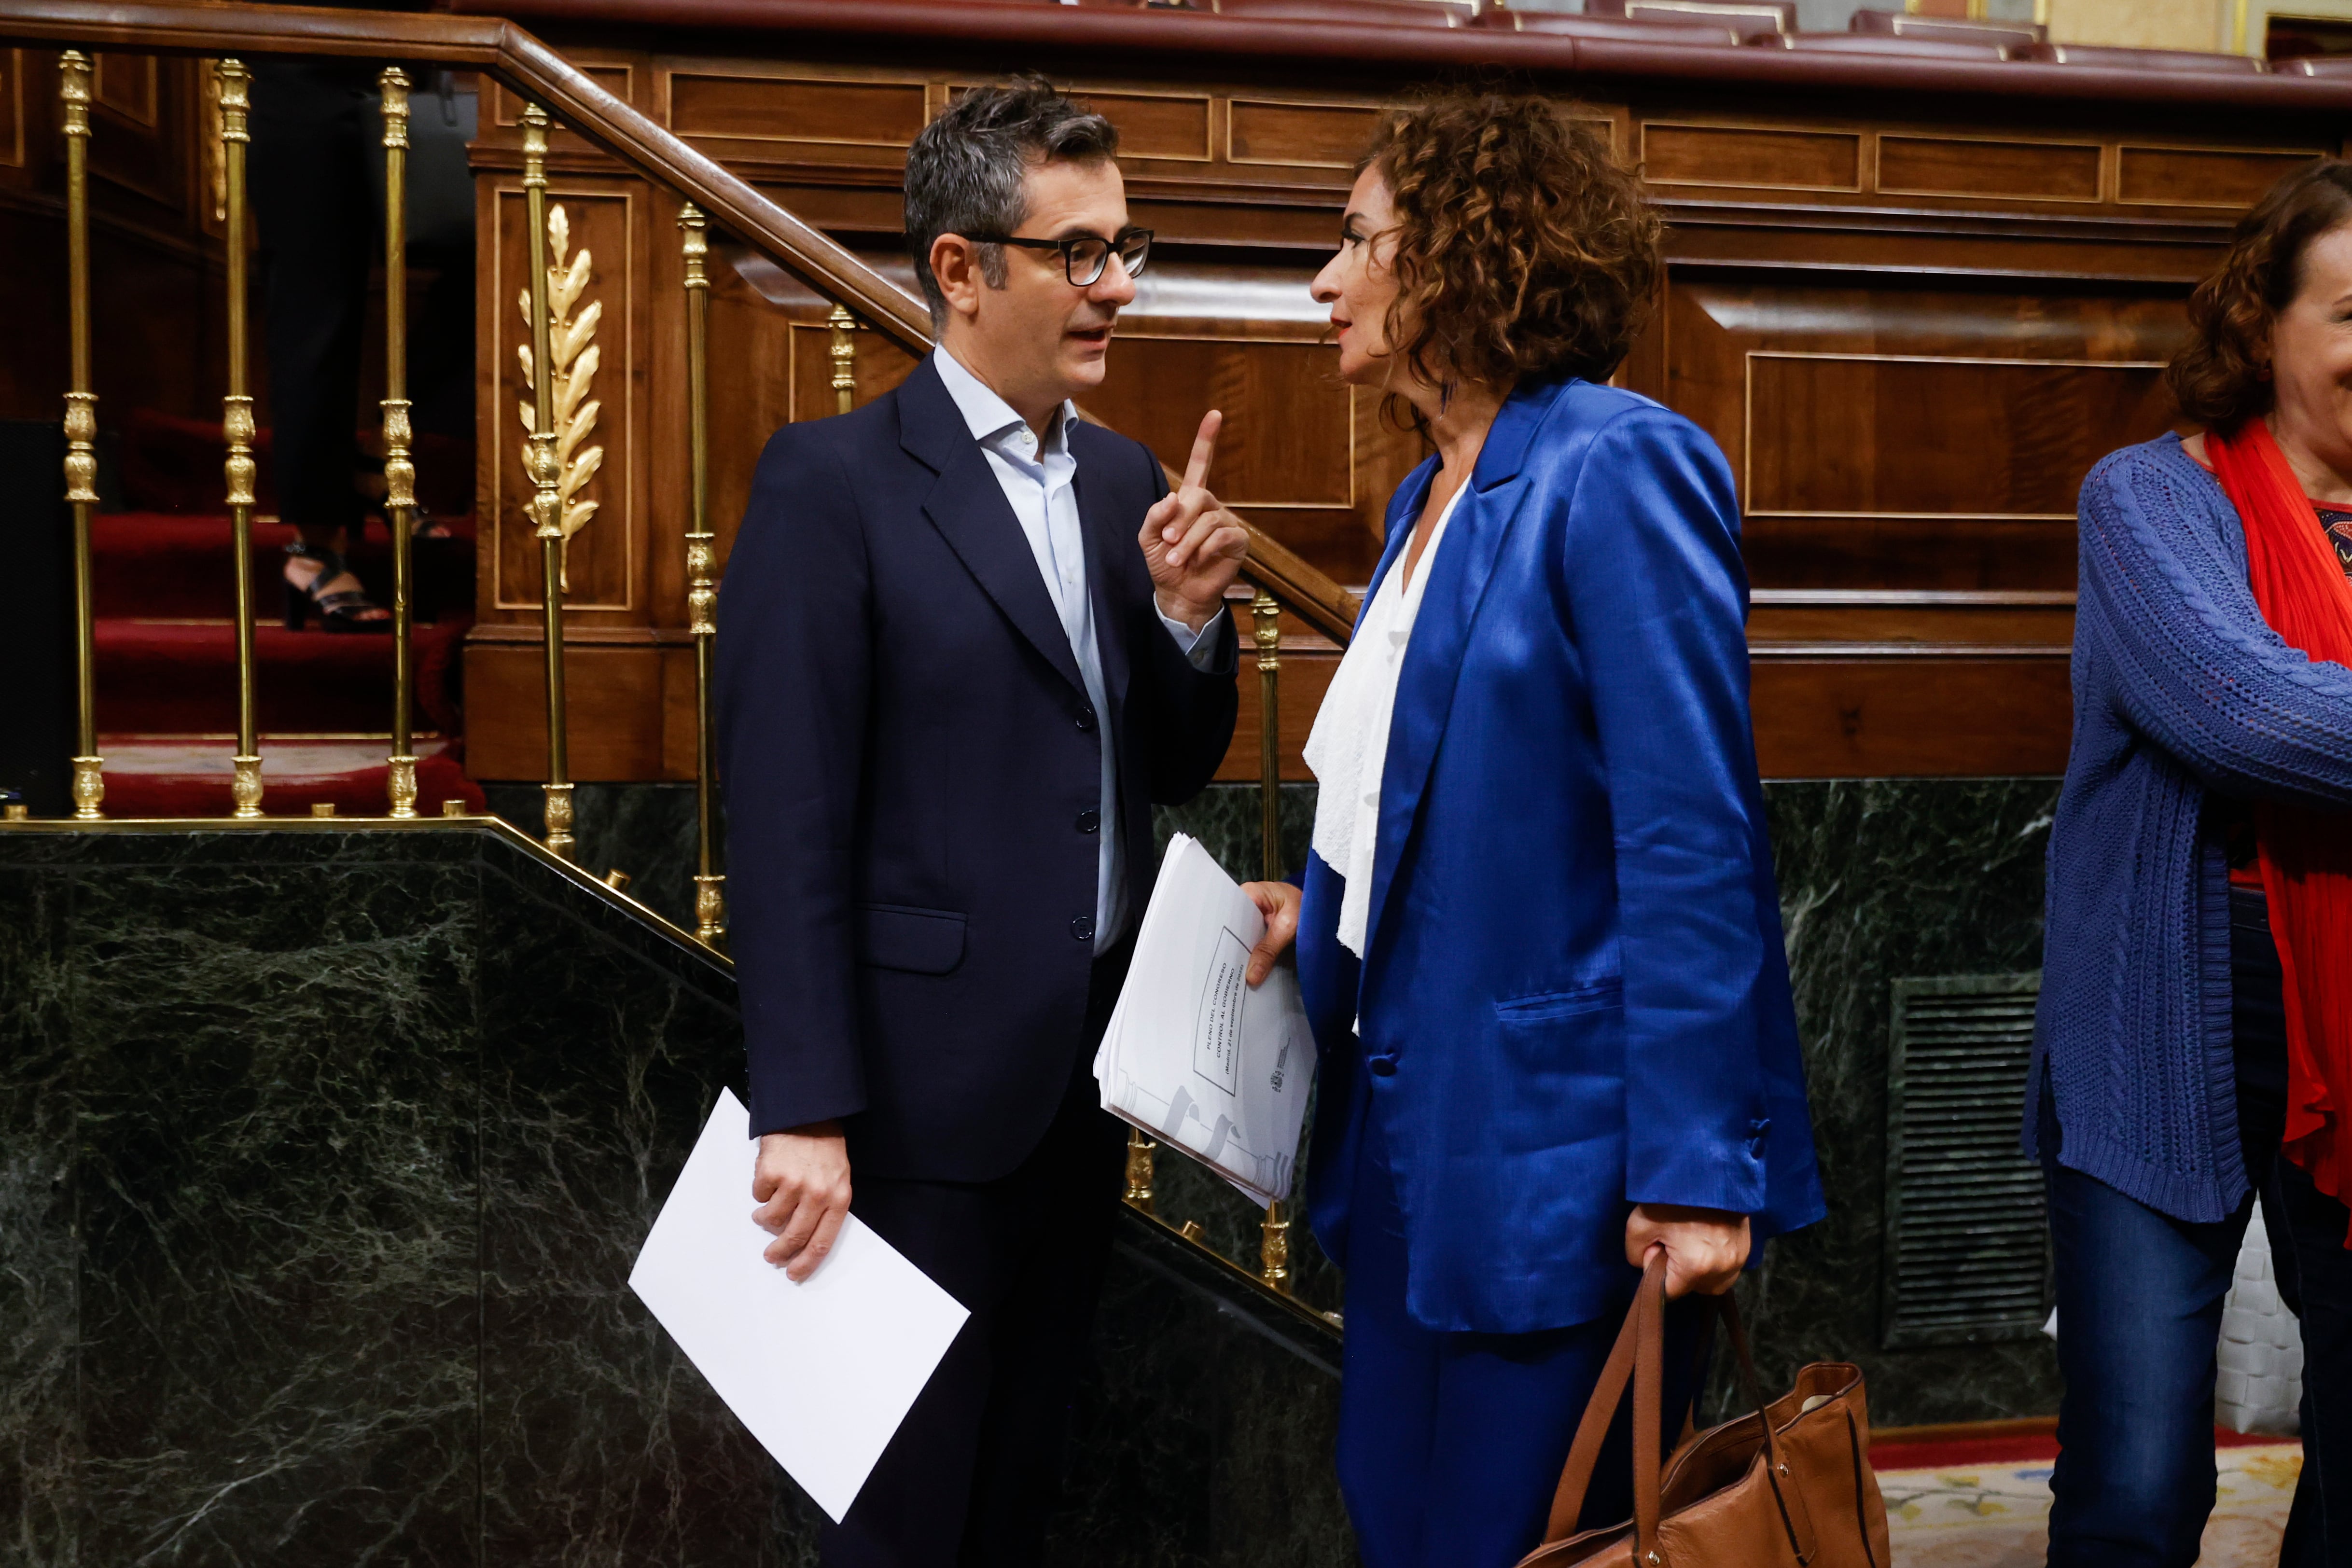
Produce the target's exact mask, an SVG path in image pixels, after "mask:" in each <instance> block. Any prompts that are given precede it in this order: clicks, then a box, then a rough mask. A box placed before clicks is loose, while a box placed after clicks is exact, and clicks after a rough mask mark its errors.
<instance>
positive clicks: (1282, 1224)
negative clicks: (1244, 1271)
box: [1257, 1200, 1290, 1295]
mask: <svg viewBox="0 0 2352 1568" xmlns="http://www.w3.org/2000/svg"><path fill="white" fill-rule="evenodd" d="M1257 1259H1258V1268H1257V1277H1258V1278H1259V1279H1260V1280H1263V1281H1265V1283H1266V1284H1268V1285H1270V1286H1272V1287H1273V1288H1274V1289H1276V1290H1277V1291H1281V1292H1282V1293H1283V1294H1284V1295H1288V1294H1289V1293H1290V1216H1289V1215H1288V1214H1287V1213H1286V1212H1285V1210H1284V1207H1283V1205H1282V1204H1281V1202H1280V1201H1278V1200H1277V1201H1276V1202H1274V1203H1270V1204H1268V1205H1267V1206H1266V1209H1265V1225H1264V1226H1262V1227H1261V1228H1260V1229H1259V1232H1258V1249H1257Z"/></svg>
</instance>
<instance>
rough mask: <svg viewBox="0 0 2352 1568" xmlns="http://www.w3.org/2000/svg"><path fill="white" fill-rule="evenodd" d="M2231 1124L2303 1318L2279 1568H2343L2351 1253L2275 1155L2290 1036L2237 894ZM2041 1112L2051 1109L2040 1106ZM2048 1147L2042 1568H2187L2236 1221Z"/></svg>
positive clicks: (2252, 914)
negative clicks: (2154, 1201)
mask: <svg viewBox="0 0 2352 1568" xmlns="http://www.w3.org/2000/svg"><path fill="white" fill-rule="evenodd" d="M2230 913H2231V944H2230V946H2231V979H2232V981H2233V983H2234V986H2235V988H2236V995H2235V1000H2234V1004H2233V1009H2232V1010H2233V1019H2234V1022H2235V1024H2236V1030H2237V1071H2238V1123H2239V1132H2240V1134H2241V1137H2242V1143H2243V1152H2244V1155H2245V1161H2246V1174H2247V1175H2248V1176H2250V1177H2252V1180H2253V1183H2254V1187H2255V1190H2256V1191H2257V1192H2259V1193H2260V1194H2261V1195H2262V1200H2263V1221H2264V1223H2265V1225H2266V1226H2267V1227H2268V1229H2269V1232H2270V1240H2271V1252H2272V1257H2273V1262H2274V1264H2275V1268H2276V1272H2277V1275H2278V1283H2279V1294H2280V1295H2281V1296H2282V1297H2284V1299H2285V1301H2286V1304H2287V1306H2288V1308H2289V1309H2290V1310H2291V1311H2293V1312H2294V1314H2295V1316H2296V1317H2297V1318H2298V1319H2300V1320H2301V1322H2302V1325H2303V1343H2304V1385H2303V1389H2304V1391H2303V1443H2304V1465H2303V1477H2302V1479H2301V1480H2300V1481H2299V1482H2298V1483H2297V1485H2296V1487H2295V1494H2294V1510H2293V1511H2292V1513H2291V1514H2290V1516H2289V1519H2288V1522H2287V1531H2286V1542H2285V1545H2284V1548H2283V1549H2282V1551H2281V1552H2280V1556H2279V1562H2280V1563H2281V1564H2282V1565H2283V1568H2325V1565H2335V1568H2341V1565H2343V1564H2346V1563H2352V1451H2339V1450H2344V1449H2345V1445H2346V1442H2347V1432H2352V1252H2347V1250H2346V1249H2345V1236H2346V1230H2347V1218H2352V1217H2347V1213H2346V1210H2345V1207H2344V1205H2342V1204H2341V1203H2338V1202H2337V1201H2336V1200H2335V1199H2334V1198H2331V1197H2327V1196H2326V1194H2324V1193H2322V1192H2320V1191H2318V1190H2317V1189H2316V1188H2315V1187H2314V1186H2312V1185H2311V1178H2310V1177H2309V1176H2305V1174H2304V1173H2303V1171H2302V1170H2301V1169H2299V1168H2298V1167H2297V1166H2294V1164H2293V1163H2291V1162H2289V1161H2286V1160H2283V1159H2280V1158H2279V1157H2278V1146H2279V1135H2280V1132H2281V1129H2282V1127H2283V1126H2284V1121H2285V1114H2286V1024H2285V1015H2284V1010H2283V1009H2282V1006H2281V1002H2280V971H2279V961H2278V948H2277V946H2275V945H2274V944H2273V941H2272V938H2271V929H2270V917H2269V913H2268V910H2267V907H2266V905H2265V902H2264V900H2263V896H2262V894H2260V893H2258V892H2253V891H2251V890H2245V889H2234V888H2233V889H2232V890H2231V911H2230ZM2042 1103H2043V1105H2044V1106H2045V1107H2047V1106H2048V1105H2049V1103H2050V1102H2049V1100H2048V1099H2047V1098H2046V1097H2045V1099H2044V1100H2043V1102H2042ZM2043 1116H2044V1121H2043V1126H2042V1149H2043V1151H2044V1153H2043V1170H2044V1174H2045V1175H2046V1176H2047V1177H2048V1179H2049V1187H2050V1233H2051V1240H2052V1242H2053V1246H2054V1248H2055V1251H2056V1259H2057V1283H2058V1366H2059V1370H2060V1371H2061V1372H2062V1373H2063V1375H2064V1376H2065V1380H2066V1394H2065V1399H2064V1402H2063V1404H2062V1406H2060V1411H2059V1416H2058V1442H2059V1448H2060V1452H2059V1456H2058V1465H2057V1469H2056V1471H2055V1472H2054V1473H2053V1476H2052V1478H2051V1482H2050V1490H2051V1508H2050V1559H2049V1561H2050V1564H2051V1568H2077V1565H2081V1568H2176V1565H2178V1568H2189V1564H2190V1563H2194V1562H2196V1560H2197V1548H2198V1541H2199V1538H2200V1536H2201V1535H2202V1534H2203V1533H2204V1530H2205V1521H2206V1519H2207V1517H2208V1516H2209V1515H2210V1513H2211V1512H2212V1511H2213V1494H2214V1471H2213V1379H2214V1372H2215V1366H2214V1359H2215V1346H2216V1345H2217V1343H2219V1341H2220V1338H2221V1307H2222V1302H2223V1300H2224V1298H2225V1297H2227V1296H2228V1294H2229V1291H2230V1281H2231V1276H2232V1274H2233V1273H2234V1272H2235V1270H2236V1266H2237V1260H2238V1249H2239V1246H2240V1244H2241V1243H2242V1240H2243V1239H2244V1236H2245V1229H2246V1218H2247V1215H2248V1213H2249V1212H2250V1211H2251V1210H2252V1197H2249V1198H2248V1200H2247V1203H2246V1205H2245V1206H2244V1207H2241V1208H2240V1209H2239V1211H2238V1212H2237V1213H2236V1214H2234V1215H2232V1216H2231V1218H2228V1219H2225V1220H2221V1221H2220V1222H2219V1223H2216V1224H2210V1225H2191V1224H2189V1223H2187V1222H2185V1221H2182V1220H2179V1219H2175V1218H2171V1217H2170V1216H2168V1215H2165V1214H2161V1213H2158V1211H2157V1210H2155V1209H2153V1208H2150V1207H2147V1205H2145V1204H2142V1203H2138V1202H2136V1201H2135V1200H2133V1199H2131V1198H2128V1197H2125V1196H2124V1195H2123V1194H2121V1193H2119V1192H2117V1191H2116V1190H2115V1188H2113V1187H2111V1186H2107V1185H2106V1184H2105V1183H2104V1182H2101V1181H2099V1180H2097V1179H2095V1177H2092V1176H2084V1174H2083V1173H2082V1172H2080V1171H2074V1170H2068V1169H2066V1168H2065V1167H2064V1166H2061V1165H2059V1164H2058V1163H2057V1160H2056V1157H2055V1156H2056V1154H2057V1151H2058V1147H2059V1134H2058V1130H2057V1128H2056V1126H2055V1125H2054V1123H2053V1119H2052V1117H2051V1115H2050V1113H2049V1112H2048V1111H2047V1110H2046V1109H2045V1111H2044V1113H2043Z"/></svg>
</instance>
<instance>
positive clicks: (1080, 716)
mask: <svg viewBox="0 0 2352 1568" xmlns="http://www.w3.org/2000/svg"><path fill="white" fill-rule="evenodd" d="M1077 725H1078V727H1079V728H1080V729H1087V730H1090V729H1092V728H1094V727H1095V710H1094V709H1092V708H1090V707H1082V708H1080V709H1079V710H1078V711H1077Z"/></svg>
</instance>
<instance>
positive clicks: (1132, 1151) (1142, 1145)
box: [1127, 1127, 1160, 1214]
mask: <svg viewBox="0 0 2352 1568" xmlns="http://www.w3.org/2000/svg"><path fill="white" fill-rule="evenodd" d="M1159 1146H1160V1145H1158V1144H1155V1143H1153V1142H1152V1141H1151V1140H1150V1138H1148V1137H1146V1136H1144V1134H1143V1129H1142V1128H1140V1127H1129V1129H1128V1130H1127V1201H1128V1202H1129V1203H1130V1204H1132V1205H1134V1206H1135V1207H1137V1208H1139V1209H1141V1210H1143V1212H1144V1213H1146V1214H1150V1213H1151V1212H1152V1207H1151V1204H1152V1198H1151V1152H1152V1151H1153V1150H1154V1149H1157V1148H1158V1147H1159Z"/></svg>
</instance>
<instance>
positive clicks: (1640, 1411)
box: [1543, 1246, 1804, 1568]
mask: <svg viewBox="0 0 2352 1568" xmlns="http://www.w3.org/2000/svg"><path fill="white" fill-rule="evenodd" d="M1707 1299H1708V1300H1711V1301H1714V1302H1715V1303H1716V1311H1717V1314H1718V1315H1719V1316H1720V1317H1721V1318H1722V1320H1723V1324H1724V1327H1725V1328H1726V1329H1727V1331H1728V1332H1729V1336H1730V1339H1731V1347H1732V1350H1733V1352H1734V1354H1736V1355H1737V1357H1738V1362H1739V1382H1740V1387H1741V1391H1742V1392H1743V1393H1745V1394H1746V1395H1747V1396H1748V1403H1749V1405H1751V1406H1753V1407H1754V1409H1755V1411H1756V1418H1757V1419H1756V1424H1757V1425H1758V1426H1759V1427H1761V1428H1762V1430H1763V1434H1764V1474H1765V1477H1766V1479H1768V1480H1769V1481H1770V1483H1771V1487H1772V1500H1773V1502H1774V1503H1775V1504H1776V1505H1777V1506H1778V1508H1779V1510H1780V1526H1781V1528H1782V1529H1783V1530H1785V1531H1787V1532H1788V1535H1789V1544H1790V1549H1791V1550H1792V1551H1796V1552H1797V1553H1798V1557H1799V1559H1800V1560H1802V1558H1803V1555H1804V1553H1803V1552H1802V1550H1801V1548H1799V1547H1798V1543H1797V1531H1796V1527H1795V1526H1794V1525H1793V1524H1792V1523H1791V1522H1790V1519H1789V1504H1788V1500H1787V1499H1786V1498H1785V1497H1783V1496H1782V1495H1781V1492H1780V1475H1781V1466H1780V1446H1779V1444H1778V1443H1777V1442H1776V1441H1775V1440H1774V1438H1773V1436H1772V1420H1771V1416H1769V1413H1768V1411H1767V1404H1768V1402H1767V1401H1766V1399H1765V1397H1764V1384H1763V1380H1762V1379H1761V1378H1759V1377H1758V1376H1757V1375H1756V1361H1755V1357H1754V1356H1753V1355H1752V1354H1750V1352H1749V1350H1748V1333H1747V1330H1746V1328H1745V1326H1744V1325H1743V1324H1742V1323H1741V1322H1740V1320H1739V1307H1738V1303H1737V1302H1735V1301H1733V1300H1732V1299H1731V1295H1730V1292H1728V1291H1726V1292H1725V1293H1724V1294H1722V1295H1720V1296H1713V1297H1709V1298H1707ZM1665 1341H1666V1249H1664V1247H1655V1246H1654V1247H1652V1248H1651V1249H1650V1251H1649V1255H1648V1256H1647V1257H1645V1258H1644V1259H1643V1261H1642V1284H1641V1288H1640V1289H1639V1290H1638V1291H1635V1292H1634V1293H1633V1305H1632V1307H1630V1308H1629V1309H1627V1311H1626V1313H1625V1326H1624V1327H1623V1328H1622V1329H1621V1330H1619V1331H1618V1333H1617V1343H1616V1345H1615V1346H1614V1347H1613V1348H1612V1350H1611V1351H1610V1353H1609V1360H1608V1362H1607V1363H1606V1364H1603V1366H1602V1367H1601V1380H1600V1382H1599V1383H1597V1384H1595V1385H1593V1389H1592V1397H1591V1400H1590V1401H1589V1402H1588V1403H1587V1404H1586V1405H1585V1406H1584V1419H1583V1420H1582V1421H1581V1422H1580V1423H1579V1424H1578V1426H1577V1428H1576V1439H1575V1441H1574V1442H1572V1443H1570V1445H1569V1449H1568V1462H1567V1463H1566V1464H1565V1465H1563V1466H1562V1467H1561V1468H1560V1472H1559V1490H1557V1491H1555V1492H1554V1493H1553V1494H1552V1500H1551V1519H1550V1521H1549V1523H1548V1524H1547V1525H1546V1527H1545V1530H1544V1539H1543V1544H1545V1545H1547V1546H1549V1545H1551V1544H1553V1543H1555V1542H1561V1541H1565V1540H1567V1539H1568V1538H1569V1537H1570V1536H1571V1535H1573V1534H1575V1533H1576V1526H1577V1520H1578V1517H1579V1516H1580V1514H1581V1513H1582V1512H1583V1511H1584V1498H1585V1494H1586V1493H1587V1492H1588V1491H1590V1490H1591V1486H1592V1471H1593V1468H1594V1467H1595V1466H1596V1465H1598V1464H1599V1463H1600V1462H1601V1443H1602V1442H1603V1441H1605V1440H1606V1439H1607V1437H1608V1436H1609V1424H1610V1422H1611V1421H1612V1420H1613V1419H1614V1418H1615V1416H1616V1415H1617V1406H1618V1404H1619V1402H1620V1401H1622V1399H1623V1398H1624V1396H1625V1385H1626V1383H1627V1382H1628V1380H1629V1378H1630V1381H1631V1382H1632V1383H1633V1562H1634V1563H1635V1565H1636V1568H1650V1565H1652V1564H1654V1563H1658V1562H1659V1561H1660V1560H1659V1558H1658V1556H1657V1551H1656V1548H1657V1539H1658V1518H1659V1507H1660V1503H1659V1496H1660V1484H1659V1472H1660V1469H1661V1467H1662V1464H1663V1456H1662V1455H1661V1454H1660V1453H1659V1448H1660V1444H1659V1442H1658V1422H1659V1416H1660V1407H1661V1406H1664V1403H1665V1388H1664V1383H1665V1378H1664V1364H1665Z"/></svg>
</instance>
